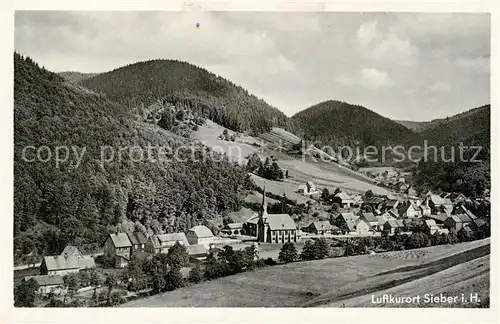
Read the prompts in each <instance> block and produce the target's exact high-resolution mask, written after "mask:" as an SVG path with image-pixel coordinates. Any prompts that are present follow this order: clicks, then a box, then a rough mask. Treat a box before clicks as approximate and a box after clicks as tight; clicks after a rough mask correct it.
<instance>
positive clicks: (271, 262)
mask: <svg viewBox="0 0 500 324" xmlns="http://www.w3.org/2000/svg"><path fill="white" fill-rule="evenodd" d="M264 264H265V265H267V266H273V265H276V264H278V263H277V262H276V261H274V260H273V259H272V258H267V259H265V260H264Z"/></svg>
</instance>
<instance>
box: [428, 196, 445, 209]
mask: <svg viewBox="0 0 500 324" xmlns="http://www.w3.org/2000/svg"><path fill="white" fill-rule="evenodd" d="M429 200H430V201H432V202H433V203H434V205H438V206H439V205H443V204H444V199H443V198H441V197H440V196H438V195H435V194H432V195H430V196H429Z"/></svg>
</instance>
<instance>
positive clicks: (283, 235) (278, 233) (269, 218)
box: [257, 189, 300, 243]
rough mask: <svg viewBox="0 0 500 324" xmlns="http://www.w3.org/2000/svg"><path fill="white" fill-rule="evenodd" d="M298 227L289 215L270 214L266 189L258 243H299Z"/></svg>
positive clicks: (260, 216)
mask: <svg viewBox="0 0 500 324" xmlns="http://www.w3.org/2000/svg"><path fill="white" fill-rule="evenodd" d="M299 239H300V238H299V237H298V236H297V226H296V225H295V222H294V221H293V219H292V218H291V217H290V215H288V214H268V213H267V202H266V195H265V189H264V194H263V196H262V205H261V207H260V210H259V221H258V223H257V241H258V242H266V243H287V242H297V241H298V240H299Z"/></svg>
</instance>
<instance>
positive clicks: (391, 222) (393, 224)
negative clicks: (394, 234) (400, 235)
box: [384, 219, 404, 228]
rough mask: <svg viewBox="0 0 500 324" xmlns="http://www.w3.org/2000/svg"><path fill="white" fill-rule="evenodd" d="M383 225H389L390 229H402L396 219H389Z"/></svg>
mask: <svg viewBox="0 0 500 324" xmlns="http://www.w3.org/2000/svg"><path fill="white" fill-rule="evenodd" d="M385 224H387V225H389V226H390V227H392V228H398V227H404V224H403V222H401V221H400V220H398V219H389V220H388V221H387V222H386V223H385ZM385 224H384V226H385Z"/></svg>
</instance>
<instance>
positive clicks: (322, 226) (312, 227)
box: [304, 221, 338, 235]
mask: <svg viewBox="0 0 500 324" xmlns="http://www.w3.org/2000/svg"><path fill="white" fill-rule="evenodd" d="M304 231H305V232H308V233H312V234H317V235H323V234H333V233H334V232H336V231H338V228H337V227H336V226H333V225H332V224H330V222H329V221H317V222H312V223H311V224H309V226H307V227H306V228H305V229H304Z"/></svg>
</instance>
